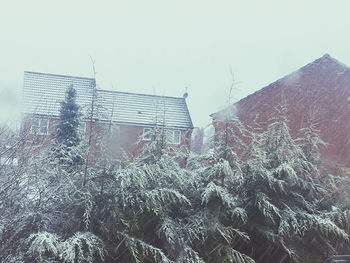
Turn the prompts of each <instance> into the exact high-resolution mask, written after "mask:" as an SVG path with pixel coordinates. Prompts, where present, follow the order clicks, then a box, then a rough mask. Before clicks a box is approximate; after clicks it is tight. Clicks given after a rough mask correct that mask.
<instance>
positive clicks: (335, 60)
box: [209, 53, 350, 118]
mask: <svg viewBox="0 0 350 263" xmlns="http://www.w3.org/2000/svg"><path fill="white" fill-rule="evenodd" d="M325 59H329V60H331V61H333V62H334V63H337V64H339V65H340V66H342V67H344V68H346V69H348V70H350V67H349V66H347V65H345V64H344V63H342V62H339V61H338V60H337V59H335V58H333V57H331V55H329V54H328V53H325V54H324V55H323V56H322V57H320V58H317V59H315V60H314V61H312V62H310V63H307V64H306V65H304V66H302V67H300V68H299V69H297V70H294V71H292V72H291V73H289V74H287V75H285V76H283V77H281V78H279V79H277V80H275V81H274V82H271V83H269V84H268V85H266V86H264V87H262V88H261V89H259V90H257V91H255V92H253V93H251V94H249V95H247V96H245V97H244V98H242V99H240V100H238V101H237V102H235V103H233V104H231V105H228V106H227V107H225V108H223V109H222V110H219V111H217V112H213V113H211V114H210V115H209V117H212V118H213V117H215V116H217V115H219V114H220V113H221V112H223V111H225V110H226V109H227V108H228V107H231V106H234V105H236V104H238V103H240V102H242V101H244V100H246V99H248V98H249V97H250V96H253V95H255V94H257V93H259V92H261V91H263V90H265V89H267V88H269V87H270V86H272V85H273V84H275V83H278V82H280V81H282V80H284V79H286V78H288V77H289V76H291V75H293V74H295V73H297V72H300V71H302V70H303V69H305V68H307V67H309V66H311V65H312V64H314V63H318V62H320V61H322V60H325Z"/></svg>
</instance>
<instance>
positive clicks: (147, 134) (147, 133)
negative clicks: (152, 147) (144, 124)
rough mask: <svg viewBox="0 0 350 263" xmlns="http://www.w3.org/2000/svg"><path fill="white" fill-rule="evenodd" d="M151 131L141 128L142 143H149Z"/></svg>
mask: <svg viewBox="0 0 350 263" xmlns="http://www.w3.org/2000/svg"><path fill="white" fill-rule="evenodd" d="M151 131H152V129H151V128H143V134H142V139H143V140H144V141H150V140H151V139H152V136H151Z"/></svg>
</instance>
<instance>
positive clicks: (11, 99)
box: [0, 0, 350, 127]
mask: <svg viewBox="0 0 350 263" xmlns="http://www.w3.org/2000/svg"><path fill="white" fill-rule="evenodd" d="M349 7H350V3H349V2H348V1H336V3H335V2H334V1H320V0H318V1H315V0H310V1H307V2H306V1H300V0H299V1H277V0H275V1H273V0H267V1H243V0H242V1H228V0H227V1H226V0H223V1H215V2H214V1H197V0H195V1H190V2H189V1H184V0H180V1H175V2H174V1H160V0H150V1H81V0H77V1H67V0H63V1H59V2H52V1H44V0H39V1H35V0H34V1H18V0H17V1H11V2H7V3H6V4H3V5H2V8H1V10H0V32H1V50H0V58H1V63H0V70H1V74H0V94H1V98H0V120H1V121H7V120H9V119H11V120H12V119H14V118H17V117H18V116H19V111H20V94H21V88H22V82H23V71H24V70H29V71H37V72H45V73H53V74H65V75H73V76H83V77H84V76H85V77H91V76H92V75H93V73H92V72H93V70H92V63H91V59H90V56H91V57H92V58H93V59H94V60H95V66H96V71H97V74H96V78H97V83H98V86H99V88H101V89H114V90H118V91H128V92H138V93H147V94H156V95H167V96H177V97H181V96H182V94H183V93H184V92H185V91H186V90H187V91H188V93H189V97H188V99H187V102H188V107H189V110H190V113H191V116H192V120H193V123H194V125H195V126H201V127H204V126H206V125H207V124H208V123H209V121H210V117H209V114H211V113H213V112H216V111H218V110H221V109H223V108H224V107H225V106H226V103H227V101H228V94H229V89H230V86H231V82H232V77H231V74H230V68H232V71H233V73H234V77H235V87H234V90H233V93H232V99H231V102H232V101H233V102H234V101H237V100H239V99H241V98H243V97H245V96H247V95H249V94H250V93H252V92H254V91H256V90H258V89H260V88H262V87H264V86H266V85H268V84H269V83H271V82H273V81H275V80H277V79H278V78H281V77H283V76H284V75H286V74H289V73H290V72H292V71H295V70H296V69H298V68H299V67H301V66H304V65H305V64H307V63H309V62H311V61H313V60H315V59H317V58H318V57H321V56H322V55H323V54H324V53H330V54H331V55H332V56H333V57H334V58H336V59H338V60H340V61H341V62H343V63H345V64H347V65H350V53H349V52H348V46H349V34H347V29H348V28H349V26H350V18H349V16H348V10H349Z"/></svg>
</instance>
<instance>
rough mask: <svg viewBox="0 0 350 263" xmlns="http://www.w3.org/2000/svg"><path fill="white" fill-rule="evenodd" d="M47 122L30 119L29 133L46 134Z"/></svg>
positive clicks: (45, 120)
mask: <svg viewBox="0 0 350 263" xmlns="http://www.w3.org/2000/svg"><path fill="white" fill-rule="evenodd" d="M48 124H49V121H48V120H47V119H40V118H34V119H32V127H31V133H33V134H45V135H46V134H47V130H48V128H47V126H48Z"/></svg>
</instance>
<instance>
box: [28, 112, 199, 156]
mask: <svg viewBox="0 0 350 263" xmlns="http://www.w3.org/2000/svg"><path fill="white" fill-rule="evenodd" d="M58 123H59V119H58V118H50V119H49V124H48V135H35V134H31V133H30V126H31V119H30V118H26V119H24V122H23V125H22V134H25V135H26V145H27V146H29V145H33V146H37V147H36V148H38V149H40V148H42V147H45V146H46V145H48V144H49V143H50V140H51V139H50V138H51V136H52V135H53V134H55V129H56V126H57V125H58ZM108 126H109V124H103V123H100V122H98V121H96V122H94V123H93V125H92V130H91V132H92V140H91V148H92V149H93V150H94V151H96V150H98V149H99V146H98V145H99V142H98V140H99V138H98V137H100V136H102V134H103V129H108ZM113 126H115V124H113ZM119 127H120V129H119V133H118V134H116V136H115V137H112V138H111V142H108V144H109V145H107V147H108V148H109V150H110V151H109V152H110V153H113V154H114V155H116V156H114V158H118V157H119V156H120V154H121V152H122V151H125V152H126V153H127V154H128V155H129V157H131V158H133V157H135V156H137V155H139V154H140V153H141V149H142V147H143V145H144V144H145V143H149V141H144V140H142V139H141V140H140V138H141V137H142V134H143V128H145V127H142V126H134V125H120V126H119ZM90 129H91V122H87V123H86V134H85V137H84V140H85V141H86V142H87V143H88V141H89V134H90ZM191 132H192V130H187V131H184V130H182V131H181V142H180V144H179V147H180V146H183V145H185V146H187V147H188V148H189V147H190V141H191Z"/></svg>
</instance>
